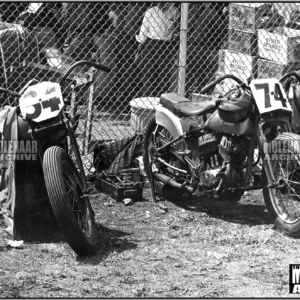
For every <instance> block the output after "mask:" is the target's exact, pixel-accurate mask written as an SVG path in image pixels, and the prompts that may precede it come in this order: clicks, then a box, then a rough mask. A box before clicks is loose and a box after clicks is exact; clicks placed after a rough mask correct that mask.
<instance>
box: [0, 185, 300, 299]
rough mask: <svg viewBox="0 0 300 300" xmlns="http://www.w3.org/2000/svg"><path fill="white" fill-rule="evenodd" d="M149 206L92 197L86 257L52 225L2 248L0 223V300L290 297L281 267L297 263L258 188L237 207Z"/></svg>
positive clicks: (294, 247)
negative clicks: (91, 240) (94, 235)
mask: <svg viewBox="0 0 300 300" xmlns="http://www.w3.org/2000/svg"><path fill="white" fill-rule="evenodd" d="M150 199H151V196H150V189H149V188H145V189H144V193H143V199H141V200H140V201H138V202H135V203H133V204H132V205H130V206H125V205H124V204H123V203H122V202H117V201H115V200H114V199H112V198H110V197H109V196H107V195H104V194H101V193H98V192H97V191H95V192H94V194H93V195H92V199H91V202H92V205H93V208H94V210H95V212H96V221H97V223H98V238H99V243H98V251H97V253H96V255H95V256H92V257H88V258H82V257H77V256H76V255H75V253H74V252H73V251H72V250H71V248H70V247H69V246H68V244H66V243H65V242H64V241H63V238H62V236H61V235H60V233H59V231H58V229H57V228H55V227H53V228H52V229H51V230H52V234H50V233H45V232H44V233H43V234H40V235H39V236H36V237H34V238H31V239H30V238H28V239H27V240H26V241H25V243H24V245H23V246H24V247H23V248H22V249H12V248H7V247H6V243H7V239H9V236H8V235H7V234H6V233H5V232H4V231H3V219H0V222H1V231H0V258H1V265H0V297H3V298H8V297H13V298H17V297H34V298H40V297H46V298H48V297H63V298H67V297H78V298H91V297H105V298H107V297H110V298H115V297H119V298H120V297H121V298H124V297H138V298H143V297H147V298H149V297H158V298H162V297H173V298H176V297H197V298H213V297H291V296H292V295H290V294H289V290H288V281H289V277H288V276H289V264H291V263H299V261H300V258H299V244H300V242H299V240H297V239H292V238H288V237H286V236H284V235H283V234H282V233H281V232H279V231H278V230H276V228H274V226H273V224H272V222H271V220H270V218H269V215H268V213H267V211H266V207H265V205H264V202H263V199H262V194H261V191H255V192H249V193H248V194H247V195H245V196H244V197H243V198H242V200H241V201H240V202H238V203H232V202H229V201H222V202H221V201H214V200H211V199H202V200H201V199H191V200H183V199H177V200H174V201H172V202H171V201H162V202H159V203H161V204H163V205H164V206H165V207H167V209H168V211H167V212H165V211H164V210H161V209H160V208H159V207H158V205H157V204H154V202H152V201H150ZM32 223H33V228H34V229H33V232H34V233H37V229H38V228H40V227H39V226H38V225H37V223H35V222H34V221H32ZM48 229H49V228H48ZM48 229H47V230H48ZM49 230H50V229H49ZM51 230H50V231H51ZM50 231H49V232H50Z"/></svg>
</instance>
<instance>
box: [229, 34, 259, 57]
mask: <svg viewBox="0 0 300 300" xmlns="http://www.w3.org/2000/svg"><path fill="white" fill-rule="evenodd" d="M224 48H225V49H228V50H229V51H233V52H239V53H243V54H247V55H252V56H256V55H257V34H256V33H251V32H247V31H242V30H235V29H229V31H228V41H227V43H226V44H225V47H224Z"/></svg>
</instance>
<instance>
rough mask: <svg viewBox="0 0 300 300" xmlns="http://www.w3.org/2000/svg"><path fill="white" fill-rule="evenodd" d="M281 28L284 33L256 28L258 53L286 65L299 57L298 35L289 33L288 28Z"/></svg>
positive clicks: (299, 38) (299, 39) (299, 41)
mask: <svg viewBox="0 0 300 300" xmlns="http://www.w3.org/2000/svg"><path fill="white" fill-rule="evenodd" d="M281 30H282V33H284V34H285V35H283V34H278V33H272V32H270V31H267V30H263V29H259V30H258V55H259V56H260V57H262V58H265V59H269V60H273V61H275V62H277V63H280V64H282V65H286V64H288V63H289V62H293V61H296V60H299V59H300V36H293V34H295V33H294V32H293V33H291V34H292V35H289V31H290V30H291V29H290V28H286V27H284V28H283V29H281Z"/></svg>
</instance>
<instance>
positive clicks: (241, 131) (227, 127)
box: [205, 111, 254, 136]
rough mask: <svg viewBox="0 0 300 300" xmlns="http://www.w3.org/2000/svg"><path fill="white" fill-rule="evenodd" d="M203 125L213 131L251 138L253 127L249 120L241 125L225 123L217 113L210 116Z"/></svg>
mask: <svg viewBox="0 0 300 300" xmlns="http://www.w3.org/2000/svg"><path fill="white" fill-rule="evenodd" d="M205 125H206V126H207V127H208V128H210V129H212V130H214V131H218V132H223V133H228V134H235V135H245V136H251V135H252V133H253V127H254V124H253V122H252V121H251V120H250V119H249V118H248V119H247V120H245V121H244V122H241V123H228V122H225V121H223V120H222V119H221V118H220V116H219V113H218V111H215V112H214V113H212V114H211V116H210V117H209V119H208V120H207V121H206V123H205Z"/></svg>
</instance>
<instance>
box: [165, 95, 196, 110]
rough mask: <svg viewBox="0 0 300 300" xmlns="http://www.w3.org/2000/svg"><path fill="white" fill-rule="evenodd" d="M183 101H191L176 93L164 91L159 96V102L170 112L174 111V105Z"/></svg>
mask: <svg viewBox="0 0 300 300" xmlns="http://www.w3.org/2000/svg"><path fill="white" fill-rule="evenodd" d="M183 102H184V103H186V102H191V101H190V100H189V99H187V98H185V97H183V96H181V95H180V94H178V93H165V94H162V95H161V97H160V104H161V105H162V106H163V107H165V108H167V109H168V110H170V111H171V112H172V113H175V109H174V105H175V104H178V103H183Z"/></svg>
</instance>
